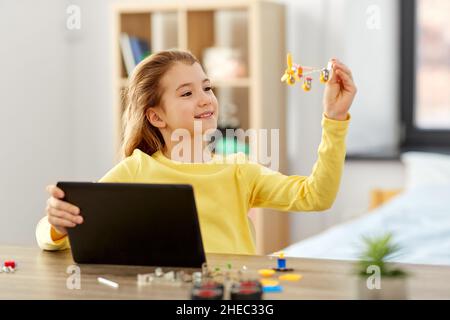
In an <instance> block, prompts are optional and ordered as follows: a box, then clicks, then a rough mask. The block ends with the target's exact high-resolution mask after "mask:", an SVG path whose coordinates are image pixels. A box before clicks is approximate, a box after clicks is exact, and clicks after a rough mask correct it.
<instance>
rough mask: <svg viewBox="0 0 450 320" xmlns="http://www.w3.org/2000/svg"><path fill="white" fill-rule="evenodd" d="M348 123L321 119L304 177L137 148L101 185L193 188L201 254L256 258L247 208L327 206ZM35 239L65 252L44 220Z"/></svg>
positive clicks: (238, 157)
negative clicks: (180, 158) (316, 144)
mask: <svg viewBox="0 0 450 320" xmlns="http://www.w3.org/2000/svg"><path fill="white" fill-rule="evenodd" d="M349 122H350V115H349V116H348V118H347V120H345V121H337V120H332V119H328V118H326V117H325V115H323V118H322V141H321V143H320V145H319V150H318V159H317V161H316V163H315V164H314V167H313V170H312V173H311V175H310V176H308V177H306V176H298V175H292V176H286V175H283V174H281V173H279V172H270V173H271V174H267V173H268V172H267V170H268V169H267V168H265V167H263V166H261V165H259V164H257V163H255V162H250V161H246V160H245V155H244V154H242V153H238V154H234V155H231V156H227V161H226V163H225V164H224V163H223V162H224V161H223V159H221V158H220V157H219V156H216V157H213V159H212V160H211V161H210V162H209V163H181V162H177V161H173V160H170V159H168V158H166V157H165V156H164V155H163V153H162V152H160V151H158V152H155V153H154V154H153V155H152V156H150V155H148V154H146V153H144V152H142V151H141V150H139V149H136V150H134V152H133V154H132V155H131V156H129V157H127V158H126V159H124V160H123V161H121V162H120V163H119V164H118V165H116V166H115V167H114V168H113V169H111V170H110V171H109V172H108V173H107V174H106V175H105V176H104V177H103V178H102V179H100V182H136V183H183V184H191V185H192V186H193V189H194V196H195V201H196V204H197V210H198V215H199V220H200V229H201V232H202V237H203V244H204V247H205V251H206V252H213V253H232V254H254V253H255V243H254V242H253V238H252V234H251V229H250V226H249V221H248V219H247V213H248V211H249V209H250V208H252V207H266V208H274V209H277V210H281V211H321V210H326V209H328V208H330V207H331V205H332V204H333V202H334V199H335V197H336V194H337V192H338V188H339V183H340V179H341V175H342V170H343V165H344V160H345V137H346V134H347V130H348V125H349ZM229 157H231V158H229ZM230 160H231V161H230ZM233 161H234V163H230V162H233ZM81 214H83V213H82V212H81ZM36 237H37V241H38V244H39V246H40V247H41V248H42V249H44V250H62V249H66V248H68V247H69V241H68V239H67V236H65V237H63V238H61V239H59V240H57V241H54V240H53V239H57V238H59V237H58V235H57V233H56V231H55V230H54V229H53V228H52V227H51V225H50V224H49V222H48V220H47V217H44V218H42V219H41V220H40V221H39V223H38V225H37V228H36Z"/></svg>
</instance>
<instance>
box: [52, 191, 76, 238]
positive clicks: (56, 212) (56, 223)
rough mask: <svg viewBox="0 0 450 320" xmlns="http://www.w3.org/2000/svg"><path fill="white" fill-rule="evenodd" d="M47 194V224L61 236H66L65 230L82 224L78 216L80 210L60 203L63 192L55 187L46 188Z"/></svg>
mask: <svg viewBox="0 0 450 320" xmlns="http://www.w3.org/2000/svg"><path fill="white" fill-rule="evenodd" d="M47 192H48V193H49V194H50V198H48V200H47V208H46V210H45V211H46V213H47V216H48V222H49V223H50V224H51V225H52V226H53V228H55V230H56V231H58V233H60V234H61V235H66V234H67V229H66V228H73V227H75V226H76V225H78V224H81V223H83V217H82V216H81V215H80V209H79V208H78V207H77V206H74V205H73V204H70V203H68V202H65V201H62V200H61V199H62V198H64V192H63V191H62V190H61V189H60V188H58V187H57V186H55V185H49V186H47Z"/></svg>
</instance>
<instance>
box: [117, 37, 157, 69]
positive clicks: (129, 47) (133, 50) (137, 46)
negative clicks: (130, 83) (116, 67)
mask: <svg viewBox="0 0 450 320" xmlns="http://www.w3.org/2000/svg"><path fill="white" fill-rule="evenodd" d="M120 47H121V51H122V58H123V62H124V64H125V69H126V71H127V75H130V74H131V73H132V72H133V70H134V68H135V67H136V66H137V65H138V63H139V62H141V61H142V60H143V59H145V58H146V57H147V56H148V55H150V45H149V43H148V41H146V40H144V39H140V38H138V37H134V36H130V35H129V34H127V33H124V32H123V33H121V34H120Z"/></svg>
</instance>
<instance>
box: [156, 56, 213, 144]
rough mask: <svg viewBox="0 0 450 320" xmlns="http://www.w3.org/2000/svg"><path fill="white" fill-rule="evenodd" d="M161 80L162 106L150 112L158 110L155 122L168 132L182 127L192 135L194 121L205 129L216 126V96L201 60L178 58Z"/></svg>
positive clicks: (203, 130)
mask: <svg viewBox="0 0 450 320" xmlns="http://www.w3.org/2000/svg"><path fill="white" fill-rule="evenodd" d="M161 81H162V83H161V88H162V90H163V94H162V100H161V101H162V104H163V107H157V108H156V109H155V108H150V109H149V112H155V113H156V114H157V116H158V118H159V120H158V121H157V123H156V125H155V123H153V121H151V123H152V124H153V125H155V126H156V127H159V129H160V130H161V131H165V133H172V132H173V131H174V130H176V129H179V128H183V129H187V130H188V131H189V132H190V133H191V134H192V135H193V133H194V121H198V122H199V124H200V123H201V128H202V133H204V132H205V131H206V130H208V129H212V130H215V129H216V128H217V115H218V103H217V99H216V96H215V95H214V93H213V91H212V88H211V82H210V80H209V79H208V78H207V77H206V75H205V73H204V72H203V69H202V67H201V66H200V64H198V63H194V64H193V65H188V64H184V63H179V62H177V63H175V64H174V65H173V66H172V67H171V68H170V69H169V71H168V72H166V74H165V75H164V76H163V78H162V80H161ZM152 109H153V110H152ZM153 118H154V117H153ZM150 119H152V116H150Z"/></svg>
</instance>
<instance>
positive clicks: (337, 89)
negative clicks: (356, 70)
mask: <svg viewBox="0 0 450 320" xmlns="http://www.w3.org/2000/svg"><path fill="white" fill-rule="evenodd" d="M330 62H331V63H332V71H331V78H330V80H329V81H328V82H327V84H326V87H325V91H324V93H323V109H324V113H325V115H326V117H327V118H330V119H334V120H346V119H347V113H348V110H349V109H350V106H351V104H352V102H353V99H354V98H355V95H356V92H357V89H356V86H355V83H354V82H353V75H352V72H351V71H350V69H349V68H348V67H347V66H346V65H344V64H343V63H342V62H340V61H339V60H337V59H331V61H330Z"/></svg>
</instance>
